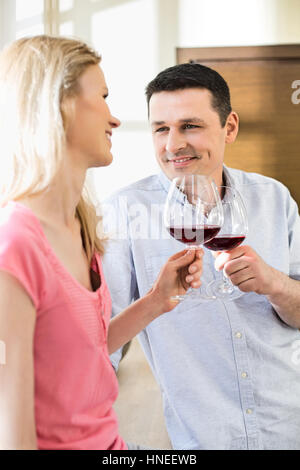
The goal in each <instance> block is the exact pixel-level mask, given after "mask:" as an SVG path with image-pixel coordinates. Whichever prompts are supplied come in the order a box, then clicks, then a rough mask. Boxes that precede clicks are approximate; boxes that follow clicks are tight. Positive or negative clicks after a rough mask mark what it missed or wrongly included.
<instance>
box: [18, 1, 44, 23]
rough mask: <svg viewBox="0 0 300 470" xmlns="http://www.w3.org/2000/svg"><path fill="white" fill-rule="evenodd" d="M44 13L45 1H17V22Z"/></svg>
mask: <svg viewBox="0 0 300 470" xmlns="http://www.w3.org/2000/svg"><path fill="white" fill-rule="evenodd" d="M43 11H44V1H43V0H16V20H17V21H22V20H25V19H27V18H32V17H34V16H38V15H41V14H42V13H43Z"/></svg>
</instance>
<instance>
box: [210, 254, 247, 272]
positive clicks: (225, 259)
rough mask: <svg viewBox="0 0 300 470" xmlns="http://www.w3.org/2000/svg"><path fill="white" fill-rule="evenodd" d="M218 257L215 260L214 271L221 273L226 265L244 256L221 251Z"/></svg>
mask: <svg viewBox="0 0 300 470" xmlns="http://www.w3.org/2000/svg"><path fill="white" fill-rule="evenodd" d="M219 253H220V255H219V256H218V257H217V258H216V259H215V269H216V271H221V269H223V268H224V266H225V264H226V263H229V262H233V261H234V260H240V258H242V257H243V256H244V254H243V252H241V251H240V252H238V253H235V254H232V253H231V251H221V252H219Z"/></svg>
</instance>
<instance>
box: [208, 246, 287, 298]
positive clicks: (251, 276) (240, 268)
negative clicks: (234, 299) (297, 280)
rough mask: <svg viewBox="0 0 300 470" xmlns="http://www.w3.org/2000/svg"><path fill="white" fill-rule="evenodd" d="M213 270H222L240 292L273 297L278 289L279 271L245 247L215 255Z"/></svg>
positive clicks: (248, 247) (219, 252)
mask: <svg viewBox="0 0 300 470" xmlns="http://www.w3.org/2000/svg"><path fill="white" fill-rule="evenodd" d="M216 255H217V258H216V260H215V268H216V269H217V270H218V271H219V270H221V269H223V268H224V272H225V274H226V276H228V277H229V278H230V280H231V282H232V283H233V284H234V285H235V286H237V287H238V288H239V289H240V290H241V291H242V292H256V293H257V294H264V295H273V294H275V293H276V291H277V288H278V281H279V278H280V274H281V273H279V271H277V270H276V269H274V268H272V267H271V266H269V265H268V264H267V263H265V262H264V260H263V259H262V258H261V257H260V256H258V254H257V253H256V252H255V251H254V250H253V249H252V248H251V247H250V246H247V245H243V246H239V247H237V248H234V249H233V250H230V251H218V252H217V253H216Z"/></svg>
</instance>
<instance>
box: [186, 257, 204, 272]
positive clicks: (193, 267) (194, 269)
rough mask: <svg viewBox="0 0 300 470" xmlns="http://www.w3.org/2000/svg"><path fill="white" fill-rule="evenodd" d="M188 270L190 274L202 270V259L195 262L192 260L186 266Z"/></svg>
mask: <svg viewBox="0 0 300 470" xmlns="http://www.w3.org/2000/svg"><path fill="white" fill-rule="evenodd" d="M188 272H189V273H190V274H194V273H197V272H200V273H201V272H202V260H197V261H195V262H193V263H192V264H190V265H189V267H188Z"/></svg>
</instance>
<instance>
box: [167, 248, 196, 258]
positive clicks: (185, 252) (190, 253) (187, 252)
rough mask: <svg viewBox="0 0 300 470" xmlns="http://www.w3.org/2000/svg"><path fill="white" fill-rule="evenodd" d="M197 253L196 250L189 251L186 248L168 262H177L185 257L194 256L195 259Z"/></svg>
mask: <svg viewBox="0 0 300 470" xmlns="http://www.w3.org/2000/svg"><path fill="white" fill-rule="evenodd" d="M195 251H196V250H188V249H186V248H185V249H184V250H182V251H179V252H178V253H174V255H172V256H170V258H169V259H168V261H176V260H177V259H180V258H182V257H183V256H185V255H189V256H190V255H193V257H195Z"/></svg>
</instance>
